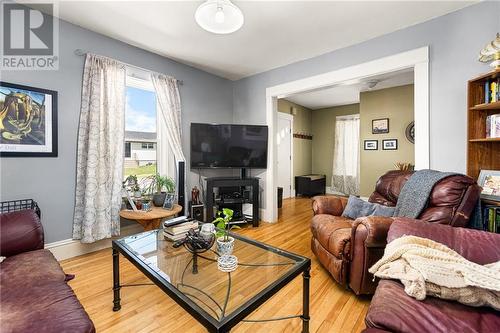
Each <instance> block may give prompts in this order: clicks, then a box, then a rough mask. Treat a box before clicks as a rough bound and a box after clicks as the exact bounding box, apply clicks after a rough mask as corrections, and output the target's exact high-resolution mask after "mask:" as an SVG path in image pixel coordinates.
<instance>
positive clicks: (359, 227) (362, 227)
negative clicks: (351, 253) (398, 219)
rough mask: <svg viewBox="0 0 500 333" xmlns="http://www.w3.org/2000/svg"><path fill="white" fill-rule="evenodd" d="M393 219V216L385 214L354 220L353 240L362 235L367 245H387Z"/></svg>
mask: <svg viewBox="0 0 500 333" xmlns="http://www.w3.org/2000/svg"><path fill="white" fill-rule="evenodd" d="M393 221H394V218H393V217H385V216H367V217H360V218H358V219H356V221H354V225H353V228H352V240H353V241H354V240H355V239H356V238H360V237H361V238H362V240H363V243H364V245H365V246H366V247H385V245H386V244H387V233H388V232H389V228H390V226H391V224H392V222H393Z"/></svg>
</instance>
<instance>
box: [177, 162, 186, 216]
mask: <svg viewBox="0 0 500 333" xmlns="http://www.w3.org/2000/svg"><path fill="white" fill-rule="evenodd" d="M185 165H186V162H184V161H181V162H179V163H178V166H177V178H178V179H177V189H178V190H177V191H178V193H177V200H178V202H179V205H181V207H182V210H181V211H180V213H179V215H180V216H183V215H186V214H184V212H185V207H184V206H186V169H185Z"/></svg>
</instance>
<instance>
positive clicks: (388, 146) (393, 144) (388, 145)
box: [382, 139, 398, 150]
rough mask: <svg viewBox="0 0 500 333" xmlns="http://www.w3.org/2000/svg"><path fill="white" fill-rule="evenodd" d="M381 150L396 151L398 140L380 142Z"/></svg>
mask: <svg viewBox="0 0 500 333" xmlns="http://www.w3.org/2000/svg"><path fill="white" fill-rule="evenodd" d="M382 149H383V150H398V139H387V140H382Z"/></svg>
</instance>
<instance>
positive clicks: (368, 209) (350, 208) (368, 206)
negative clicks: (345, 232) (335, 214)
mask: <svg viewBox="0 0 500 333" xmlns="http://www.w3.org/2000/svg"><path fill="white" fill-rule="evenodd" d="M394 209H395V208H394V207H389V206H384V205H381V204H377V203H373V202H367V201H364V200H363V199H360V198H358V197H355V196H353V195H350V196H349V200H348V201H347V206H346V207H345V209H344V212H343V213H342V216H344V217H348V218H351V219H353V220H355V219H357V218H358V217H365V216H372V215H375V216H393V215H394Z"/></svg>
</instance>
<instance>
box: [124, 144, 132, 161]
mask: <svg viewBox="0 0 500 333" xmlns="http://www.w3.org/2000/svg"><path fill="white" fill-rule="evenodd" d="M130 151H131V150H130V142H125V157H126V158H130V156H131V154H130Z"/></svg>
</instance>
